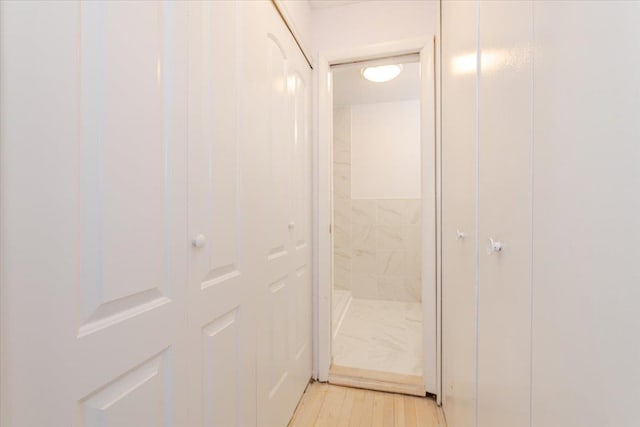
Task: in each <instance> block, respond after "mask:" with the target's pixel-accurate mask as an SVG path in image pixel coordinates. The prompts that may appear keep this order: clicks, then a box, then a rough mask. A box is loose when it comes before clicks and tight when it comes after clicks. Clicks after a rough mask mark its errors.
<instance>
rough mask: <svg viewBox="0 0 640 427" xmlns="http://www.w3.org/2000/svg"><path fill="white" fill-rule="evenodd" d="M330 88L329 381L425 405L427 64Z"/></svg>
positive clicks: (351, 74) (388, 69) (354, 73)
mask: <svg viewBox="0 0 640 427" xmlns="http://www.w3.org/2000/svg"><path fill="white" fill-rule="evenodd" d="M332 78H333V143H332V153H333V155H332V170H333V176H332V178H333V179H332V216H333V220H332V224H333V232H332V256H333V271H332V272H333V277H332V307H331V311H332V313H331V328H332V345H331V348H332V362H333V363H332V366H331V371H330V381H332V382H339V383H345V384H348V385H364V383H365V382H366V383H367V384H369V386H370V387H375V386H376V385H377V386H378V387H376V388H380V386H381V384H382V383H386V385H384V386H383V387H382V388H385V389H386V390H389V391H402V392H406V393H411V394H418V395H424V393H425V388H424V380H423V364H424V363H423V361H424V352H423V342H422V341H423V329H422V317H423V316H422V313H423V310H422V265H421V258H422V257H421V253H422V250H421V245H422V215H421V208H422V203H421V194H422V192H421V177H422V173H421V167H422V165H421V143H420V142H421V138H420V58H419V55H418V54H414V55H405V56H402V57H393V58H386V59H384V58H383V59H377V60H373V61H364V62H356V63H349V64H341V65H336V66H334V67H332ZM431 166H433V165H431ZM354 382H357V383H354Z"/></svg>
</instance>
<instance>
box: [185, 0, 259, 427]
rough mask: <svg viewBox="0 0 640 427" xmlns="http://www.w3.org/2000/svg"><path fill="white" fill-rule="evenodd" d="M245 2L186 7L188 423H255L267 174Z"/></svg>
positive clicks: (224, 424) (194, 4) (212, 3)
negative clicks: (246, 59) (251, 90)
mask: <svg viewBox="0 0 640 427" xmlns="http://www.w3.org/2000/svg"><path fill="white" fill-rule="evenodd" d="M239 31H240V16H239V5H238V3H237V2H232V1H216V2H193V3H192V4H191V6H190V13H189V32H190V33H189V37H190V38H189V42H190V43H189V56H190V57H189V144H188V145H189V160H188V162H189V173H188V176H189V190H188V193H189V203H188V206H189V227H188V230H189V239H190V244H189V246H190V247H189V253H190V256H189V283H188V291H187V294H188V295H187V308H188V309H187V313H188V315H187V318H188V331H187V340H188V348H189V351H190V354H189V367H188V370H189V404H190V411H189V426H194V427H196V426H203V427H214V426H245V425H252V423H255V419H256V413H255V387H256V373H255V351H256V350H255V339H256V335H255V327H256V318H255V309H253V308H251V305H250V304H251V301H252V292H255V289H254V288H255V282H256V281H257V280H259V279H258V277H259V276H257V275H256V273H258V272H259V270H257V266H258V263H259V262H260V260H259V259H258V258H257V257H256V256H255V254H256V250H255V245H256V242H258V241H260V238H256V236H259V235H260V229H259V226H260V217H259V215H258V212H260V211H261V207H260V206H259V205H258V204H257V202H258V201H259V198H258V197H257V194H260V193H261V192H262V191H263V189H262V185H263V184H262V183H261V182H260V181H256V180H254V179H253V174H254V171H255V170H256V169H259V168H261V167H262V168H264V167H265V166H263V165H260V164H259V163H257V162H255V159H257V157H256V153H255V152H254V145H256V144H257V143H259V142H258V141H251V140H248V139H243V133H242V126H241V125H242V123H243V119H244V118H243V117H242V116H241V115H240V114H241V112H240V110H239V108H240V107H241V102H240V99H239V98H238V95H239V94H240V93H241V91H242V89H243V83H244V82H243V80H242V78H241V76H239V66H240V62H239V61H240V59H241V56H242V55H243V54H244V53H245V52H244V51H242V50H241V46H240V45H239Z"/></svg>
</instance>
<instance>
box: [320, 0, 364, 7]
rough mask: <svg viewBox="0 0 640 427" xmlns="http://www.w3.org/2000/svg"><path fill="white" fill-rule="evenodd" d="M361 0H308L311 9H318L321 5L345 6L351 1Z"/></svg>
mask: <svg viewBox="0 0 640 427" xmlns="http://www.w3.org/2000/svg"><path fill="white" fill-rule="evenodd" d="M361 2H362V0H309V3H310V4H311V7H312V8H313V9H320V8H323V7H338V6H346V5H348V4H352V3H361Z"/></svg>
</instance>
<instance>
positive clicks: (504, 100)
mask: <svg viewBox="0 0 640 427" xmlns="http://www.w3.org/2000/svg"><path fill="white" fill-rule="evenodd" d="M479 12H480V13H479V19H480V21H479V26H480V28H479V36H480V39H479V41H480V43H479V46H480V60H481V67H480V79H479V85H480V86H479V104H478V106H479V125H480V126H479V171H480V173H479V208H478V209H479V230H480V233H479V236H480V252H479V254H478V256H479V260H480V262H479V271H478V277H479V293H478V420H477V423H478V424H477V425H478V427H514V426H527V425H528V424H529V412H530V410H529V404H530V402H529V396H530V354H531V351H530V339H531V338H530V337H531V324H530V323H531V198H532V194H531V138H532V136H531V133H532V124H531V119H532V115H531V110H532V104H531V81H532V73H531V34H532V32H531V25H532V20H531V17H532V3H531V2H505V1H496V2H480V10H479ZM489 239H494V240H495V241H496V242H500V243H501V244H502V251H500V252H497V251H491V249H490V248H489Z"/></svg>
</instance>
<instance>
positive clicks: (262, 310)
mask: <svg viewBox="0 0 640 427" xmlns="http://www.w3.org/2000/svg"><path fill="white" fill-rule="evenodd" d="M242 13H243V16H244V19H243V22H246V23H250V25H247V27H246V31H247V32H246V34H245V43H246V44H245V45H244V46H245V47H244V49H246V50H247V52H248V53H247V57H246V60H247V62H246V63H245V64H244V66H243V69H244V70H245V72H246V75H245V76H246V77H245V79H246V81H247V82H249V84H250V85H251V86H250V88H248V92H246V94H247V96H249V94H250V96H251V98H250V101H249V100H248V101H247V102H250V103H251V105H252V106H253V110H251V111H250V112H248V116H247V119H248V120H249V121H250V122H251V124H252V126H251V129H250V130H247V134H246V137H247V138H248V139H250V140H253V141H260V142H259V143H256V147H255V150H256V152H257V156H258V158H260V159H263V161H262V163H261V164H260V165H259V167H257V168H255V169H254V170H253V176H252V179H253V180H254V181H256V182H261V183H263V184H262V186H261V187H259V188H261V189H262V191H260V192H259V194H260V196H261V199H260V203H261V208H260V209H259V212H263V216H262V218H260V220H259V222H260V224H261V226H262V230H263V231H262V232H261V233H262V234H263V235H266V239H265V241H264V242H261V241H259V240H257V241H255V242H254V244H255V246H257V247H258V248H260V249H259V251H260V252H261V257H262V261H261V265H262V268H263V271H264V275H263V276H262V277H261V278H260V279H259V282H260V283H262V285H261V286H259V287H258V289H259V291H258V294H257V295H258V300H259V301H260V303H261V304H260V306H259V307H257V308H258V318H259V324H258V353H257V354H258V363H257V366H258V372H257V375H258V391H257V392H258V396H257V402H258V420H259V422H258V424H260V425H269V426H278V425H286V424H287V422H288V421H289V418H290V416H291V414H292V413H293V410H294V409H295V405H296V404H297V401H298V399H299V397H300V395H301V393H302V391H303V390H304V388H305V386H306V384H307V382H308V381H309V378H310V376H311V315H310V313H311V273H310V271H311V253H310V245H309V240H310V236H311V222H310V216H311V192H310V191H311V151H310V148H311V147H310V131H309V118H310V98H309V97H310V85H311V73H310V69H309V67H308V65H307V64H306V62H305V60H304V57H303V56H302V53H301V52H300V50H299V48H298V47H297V46H296V44H295V41H294V40H293V37H292V36H291V34H290V33H289V31H288V29H287V28H286V26H285V25H284V23H283V22H282V20H281V18H280V16H279V15H278V13H277V11H276V10H275V8H274V6H273V4H272V3H270V2H267V1H262V2H253V3H251V5H246V6H245V7H243V8H242ZM262 112H266V113H262Z"/></svg>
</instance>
